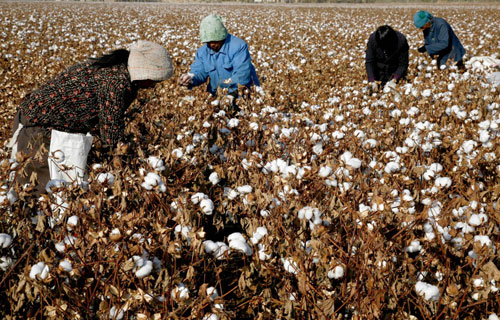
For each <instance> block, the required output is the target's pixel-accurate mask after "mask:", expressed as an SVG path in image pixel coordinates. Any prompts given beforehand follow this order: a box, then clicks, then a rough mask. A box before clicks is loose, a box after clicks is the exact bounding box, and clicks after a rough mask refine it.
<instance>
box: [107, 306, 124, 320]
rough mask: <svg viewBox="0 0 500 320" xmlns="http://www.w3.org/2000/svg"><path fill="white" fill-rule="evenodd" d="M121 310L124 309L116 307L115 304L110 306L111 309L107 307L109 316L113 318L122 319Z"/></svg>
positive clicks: (122, 313)
mask: <svg viewBox="0 0 500 320" xmlns="http://www.w3.org/2000/svg"><path fill="white" fill-rule="evenodd" d="M123 311H124V310H123V309H122V308H120V309H117V308H116V307H115V306H112V307H111V309H109V318H110V319H115V320H122V319H123V315H124V312H123Z"/></svg>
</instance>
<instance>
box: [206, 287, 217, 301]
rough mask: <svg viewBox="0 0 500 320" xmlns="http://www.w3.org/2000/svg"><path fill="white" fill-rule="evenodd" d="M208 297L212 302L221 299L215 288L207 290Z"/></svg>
mask: <svg viewBox="0 0 500 320" xmlns="http://www.w3.org/2000/svg"><path fill="white" fill-rule="evenodd" d="M207 297H209V298H210V300H212V301H214V300H215V299H216V298H218V297H219V293H218V292H217V289H216V288H215V287H208V288H207Z"/></svg>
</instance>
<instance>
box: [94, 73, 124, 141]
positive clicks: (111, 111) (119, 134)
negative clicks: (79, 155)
mask: <svg viewBox="0 0 500 320" xmlns="http://www.w3.org/2000/svg"><path fill="white" fill-rule="evenodd" d="M125 90H126V84H124V83H123V81H119V80H117V79H111V80H110V81H109V82H108V83H107V86H106V87H105V88H101V92H100V94H99V96H100V97H99V99H98V103H99V131H100V137H101V140H102V142H103V143H104V144H106V145H108V146H110V147H114V146H115V145H116V144H117V143H118V141H120V140H121V139H122V138H123V134H124V131H125V120H124V114H125V111H126V109H127V108H128V106H126V105H125V104H126V102H125Z"/></svg>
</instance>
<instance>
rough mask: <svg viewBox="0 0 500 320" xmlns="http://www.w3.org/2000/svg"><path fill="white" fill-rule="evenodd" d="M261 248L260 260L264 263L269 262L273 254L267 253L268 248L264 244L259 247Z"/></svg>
mask: <svg viewBox="0 0 500 320" xmlns="http://www.w3.org/2000/svg"><path fill="white" fill-rule="evenodd" d="M258 248H259V259H260V260H262V261H265V260H269V259H270V258H271V254H267V253H266V247H265V246H264V245H263V244H259V245H258Z"/></svg>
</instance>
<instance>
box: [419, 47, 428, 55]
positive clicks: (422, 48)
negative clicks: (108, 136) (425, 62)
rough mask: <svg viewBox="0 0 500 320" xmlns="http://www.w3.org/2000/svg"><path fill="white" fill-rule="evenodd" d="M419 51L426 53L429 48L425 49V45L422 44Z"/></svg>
mask: <svg viewBox="0 0 500 320" xmlns="http://www.w3.org/2000/svg"><path fill="white" fill-rule="evenodd" d="M417 51H418V52H420V53H424V52H426V51H427V50H426V49H425V46H421V47H420V48H418V49H417Z"/></svg>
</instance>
